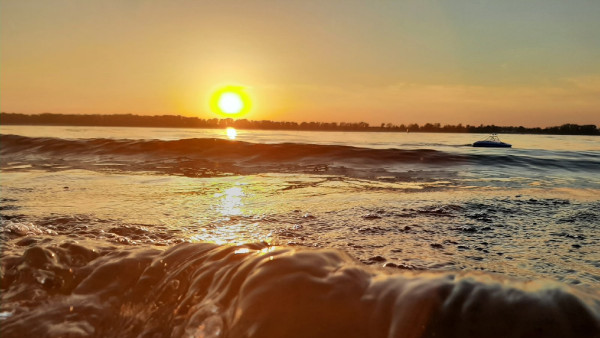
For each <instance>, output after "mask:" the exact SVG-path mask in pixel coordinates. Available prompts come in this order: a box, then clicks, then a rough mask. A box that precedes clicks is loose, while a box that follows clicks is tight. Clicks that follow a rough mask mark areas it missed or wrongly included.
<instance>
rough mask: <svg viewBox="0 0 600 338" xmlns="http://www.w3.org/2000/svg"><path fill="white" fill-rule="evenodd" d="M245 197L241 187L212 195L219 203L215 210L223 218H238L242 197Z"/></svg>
mask: <svg viewBox="0 0 600 338" xmlns="http://www.w3.org/2000/svg"><path fill="white" fill-rule="evenodd" d="M244 196H246V195H245V194H244V191H243V190H242V188H241V187H238V186H236V187H231V188H229V189H225V190H224V191H223V192H222V193H216V194H214V197H217V198H219V197H220V200H219V203H218V205H217V206H216V209H217V210H218V211H219V212H220V213H221V215H223V216H239V215H241V214H242V207H243V206H244V203H243V202H242V197H244Z"/></svg>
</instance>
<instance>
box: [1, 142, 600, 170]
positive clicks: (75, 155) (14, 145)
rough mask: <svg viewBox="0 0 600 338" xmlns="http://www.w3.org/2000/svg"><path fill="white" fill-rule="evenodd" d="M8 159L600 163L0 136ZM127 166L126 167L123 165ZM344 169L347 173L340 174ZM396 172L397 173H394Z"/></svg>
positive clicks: (565, 157)
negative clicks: (15, 157) (16, 157)
mask: <svg viewBox="0 0 600 338" xmlns="http://www.w3.org/2000/svg"><path fill="white" fill-rule="evenodd" d="M0 143H1V145H2V147H1V149H0V154H2V155H3V157H11V156H14V155H17V156H18V157H20V158H27V156H30V157H31V158H35V159H40V157H44V156H46V157H50V158H60V159H62V160H71V161H90V160H91V161H102V160H109V159H111V160H123V161H125V162H128V161H131V160H134V161H137V164H138V165H140V164H142V163H146V164H148V167H144V169H146V170H149V169H155V170H156V168H159V167H164V165H169V166H170V167H169V168H170V169H173V168H177V169H181V166H188V167H189V168H192V169H193V168H207V169H211V170H221V171H226V172H227V171H228V172H233V173H254V172H265V171H266V172H272V171H275V172H281V171H305V170H309V171H318V172H327V173H332V174H339V173H344V170H346V169H360V168H362V169H373V168H376V169H380V170H381V171H382V172H381V174H384V173H385V170H389V169H390V168H392V169H394V168H407V167H408V168H413V167H414V166H419V165H427V166H433V167H436V166H437V167H448V166H458V165H476V166H493V167H502V168H526V169H541V170H545V169H549V170H552V169H565V170H583V171H597V170H598V168H600V159H599V158H598V157H597V156H596V154H593V153H586V152H583V153H568V154H566V153H565V152H562V153H560V154H555V155H552V154H542V155H540V154H539V153H531V154H530V153H527V152H524V151H516V150H509V151H505V152H503V153H481V152H476V151H473V153H464V152H462V153H461V152H446V151H439V150H433V149H395V148H390V149H372V148H361V147H353V146H345V145H320V144H301V143H280V144H262V143H250V142H242V141H232V140H223V139H215V138H194V139H182V140H174V141H165V140H118V139H77V140H68V139H60V138H47V137H40V138H32V137H24V136H17V135H0ZM121 164H123V163H121ZM340 169H344V170H340ZM392 171H393V170H392Z"/></svg>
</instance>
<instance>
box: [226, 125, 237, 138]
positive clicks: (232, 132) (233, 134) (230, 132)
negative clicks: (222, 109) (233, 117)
mask: <svg viewBox="0 0 600 338" xmlns="http://www.w3.org/2000/svg"><path fill="white" fill-rule="evenodd" d="M225 133H226V134H227V138H228V139H230V140H235V138H236V137H237V130H235V128H231V127H229V128H227V129H226V130H225Z"/></svg>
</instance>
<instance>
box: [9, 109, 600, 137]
mask: <svg viewBox="0 0 600 338" xmlns="http://www.w3.org/2000/svg"><path fill="white" fill-rule="evenodd" d="M0 124H4V125H46V126H100V127H165V128H226V127H233V128H237V129H262V130H315V131H375V132H430V133H503V134H557V135H600V130H599V129H598V127H597V126H596V125H593V124H588V125H578V124H570V123H569V124H563V125H562V126H556V127H547V128H539V127H537V128H525V127H523V126H519V127H501V126H495V125H486V126H484V125H479V126H471V125H462V124H458V125H449V124H446V125H443V126H442V125H441V124H439V123H426V124H424V125H418V124H416V123H412V124H406V125H405V124H400V125H395V124H392V123H382V124H381V125H378V126H370V125H369V124H368V123H366V122H357V123H348V122H340V123H337V122H301V123H297V122H278V121H268V120H262V121H252V120H246V119H231V118H227V119H217V118H213V119H201V118H197V117H185V116H179V115H156V116H144V115H132V114H114V115H100V114H95V115H78V114H51V113H44V114H35V115H27V114H16V113H4V112H2V113H0Z"/></svg>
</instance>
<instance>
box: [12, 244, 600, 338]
mask: <svg viewBox="0 0 600 338" xmlns="http://www.w3.org/2000/svg"><path fill="white" fill-rule="evenodd" d="M1 262H2V285H1V286H2V311H3V313H4V314H6V313H10V315H8V316H7V317H6V319H4V320H2V331H3V336H6V337H18V336H37V335H49V336H65V335H72V336H117V335H118V336H121V337H134V336H174V337H191V336H194V337H349V336H360V337H433V336H436V337H522V336H543V337H583V336H586V337H597V336H600V300H599V298H598V295H590V294H583V293H582V291H580V290H576V289H573V288H569V287H567V286H564V285H560V284H553V283H552V282H544V283H542V282H530V283H523V282H516V281H509V280H506V279H500V278H499V277H497V276H494V275H489V274H483V273H480V274H465V273H457V274H440V273H437V274H433V273H420V274H408V273H405V274H395V275H389V274H386V273H384V272H380V271H377V270H368V269H367V268H366V267H364V266H361V265H359V264H357V263H356V262H355V261H354V260H352V259H351V258H350V257H348V256H347V255H345V254H344V253H342V252H339V251H335V250H309V249H299V248H289V247H271V246H269V245H267V244H265V243H257V244H247V245H242V246H218V245H214V244H208V243H197V244H191V243H184V244H180V245H177V246H174V247H171V248H170V249H168V250H166V251H159V250H153V249H146V250H139V249H138V250H135V249H115V248H104V249H96V250H93V249H90V248H86V247H84V246H81V245H78V244H72V243H67V244H63V245H61V246H59V247H42V246H32V247H30V248H29V249H28V250H27V251H25V253H24V254H23V255H22V256H10V257H4V258H2V261H1ZM32 322H35V323H37V325H33V326H32V325H31V323H32Z"/></svg>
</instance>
